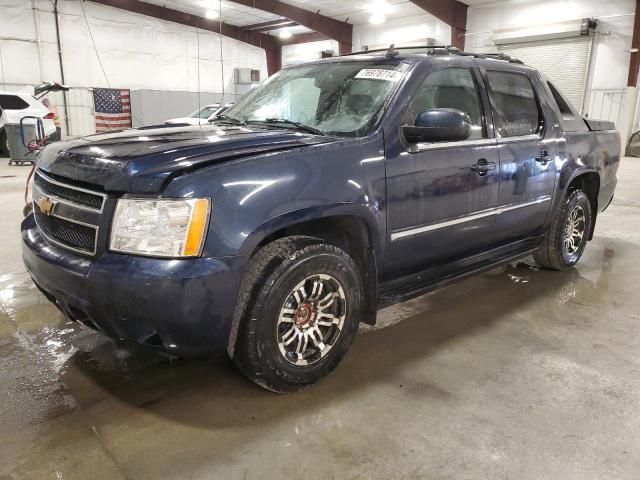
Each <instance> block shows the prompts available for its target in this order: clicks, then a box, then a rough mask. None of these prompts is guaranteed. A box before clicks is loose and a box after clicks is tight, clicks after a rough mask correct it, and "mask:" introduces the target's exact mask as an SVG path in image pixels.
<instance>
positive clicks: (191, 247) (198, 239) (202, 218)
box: [184, 198, 209, 257]
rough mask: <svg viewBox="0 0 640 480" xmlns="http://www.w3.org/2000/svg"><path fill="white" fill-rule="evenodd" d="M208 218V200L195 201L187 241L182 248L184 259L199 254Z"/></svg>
mask: <svg viewBox="0 0 640 480" xmlns="http://www.w3.org/2000/svg"><path fill="white" fill-rule="evenodd" d="M208 217H209V199H207V198H199V199H197V200H196V202H195V205H194V206H193V212H192V213H191V223H190V225H189V232H188V233H187V241H186V243H185V246H184V256H185V257H194V256H196V255H199V254H200V249H201V247H202V241H203V240H204V237H205V235H204V231H205V228H206V227H207V220H208Z"/></svg>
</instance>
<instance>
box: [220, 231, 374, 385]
mask: <svg viewBox="0 0 640 480" xmlns="http://www.w3.org/2000/svg"><path fill="white" fill-rule="evenodd" d="M304 282H311V283H304ZM323 282H326V284H327V285H326V286H325V287H324V291H323V292H322V294H320V292H318V295H317V297H318V298H314V297H315V293H314V292H315V291H316V287H318V288H317V290H321V288H320V286H319V283H323ZM301 284H304V286H303V288H302V289H301V290H300V289H298V290H296V289H297V288H298V287H299V286H300V285H301ZM300 291H302V292H305V293H303V294H300V296H301V297H302V299H306V300H305V301H307V300H308V303H309V305H310V306H309V305H307V306H305V304H304V302H300V301H299V300H298V301H297V303H296V301H295V300H293V298H294V297H293V295H295V294H294V292H296V293H299V292H300ZM326 292H329V293H332V295H333V296H332V297H331V298H330V299H329V302H330V303H328V305H329V306H330V309H332V310H333V312H334V316H333V317H332V318H334V317H335V319H334V320H331V322H332V323H331V326H322V327H321V326H320V324H323V325H324V324H327V323H329V320H328V319H327V318H325V317H323V315H325V314H324V313H322V314H321V313H319V312H321V311H322V310H321V308H327V307H323V306H322V307H321V302H322V301H323V299H321V298H320V297H322V296H323V295H325V293H326ZM327 296H328V294H327ZM296 298H297V297H296ZM325 298H326V297H325ZM324 304H327V301H325V302H324ZM361 305H362V286H361V279H360V275H359V273H358V268H357V266H356V264H355V262H354V261H353V259H352V258H351V257H350V256H349V255H348V254H347V253H346V252H344V251H343V250H341V249H340V248H338V247H336V246H333V245H329V244H326V243H324V242H323V241H322V240H320V239H317V238H312V237H304V236H291V237H285V238H282V239H279V240H275V241H274V242H272V243H270V244H268V245H266V246H265V247H263V248H261V249H260V250H259V251H258V252H257V253H256V254H255V255H254V256H253V257H252V258H251V260H250V263H249V266H248V269H247V272H246V273H245V277H244V279H243V282H242V286H241V291H240V295H239V300H238V307H237V308H236V315H237V316H239V319H240V320H239V323H238V331H237V339H236V343H235V349H233V355H232V359H233V361H234V363H235V364H236V365H237V367H238V368H239V369H240V371H241V372H242V373H243V374H244V375H245V376H246V377H247V378H249V379H250V380H251V381H253V382H255V383H256V384H258V385H260V386H262V387H264V388H266V389H268V390H271V391H274V392H278V393H285V392H295V391H299V390H303V389H304V388H306V387H308V386H310V385H312V384H314V383H315V382H317V381H318V380H320V379H321V378H323V377H324V376H326V375H327V374H328V373H329V372H331V371H332V370H333V369H335V368H336V367H337V366H338V364H339V363H340V361H341V360H342V359H343V358H344V356H345V355H346V353H347V351H348V350H349V347H350V346H351V344H352V342H353V339H354V337H355V335H356V332H357V330H358V325H359V322H360V317H361V314H362V313H361ZM294 307H297V308H294ZM312 307H313V309H312V310H309V316H308V319H307V320H306V323H305V324H302V323H300V324H299V323H298V322H299V321H300V322H303V321H304V320H305V318H306V317H304V316H303V315H304V314H306V313H305V312H306V311H307V310H306V309H307V308H309V309H311V308H312ZM336 309H337V310H336ZM285 311H287V312H288V313H286V314H282V312H285ZM285 315H286V316H285ZM288 315H291V317H290V318H289V316H288ZM322 318H324V320H322ZM281 319H282V320H281ZM285 321H286V322H285ZM335 322H338V323H335ZM340 322H342V323H340ZM303 329H308V331H307V330H303ZM312 330H317V334H318V335H319V337H316V333H313V341H311V340H309V339H310V338H311V337H312V335H311V334H312V332H311V331H312ZM285 331H286V333H283V332H285ZM289 331H291V332H293V335H288V333H290V332H289ZM325 331H326V332H327V333H326V336H323V335H324V333H323V332H325ZM305 332H306V333H305ZM332 332H333V333H332ZM298 333H300V335H302V337H298ZM307 334H308V335H307ZM286 336H289V340H291V339H293V337H295V339H294V341H293V345H291V347H290V346H288V345H285V343H284V340H285V337H286ZM232 337H233V335H232ZM298 338H301V339H300V340H298ZM302 338H304V339H305V342H303V341H302ZM301 342H303V343H301ZM307 342H308V343H309V345H308V349H307ZM318 344H319V345H318ZM302 345H303V346H304V352H303V353H305V354H306V353H308V354H309V356H308V357H305V358H306V360H305V359H302V358H300V357H299V355H298V353H297V348H296V352H290V351H286V350H287V349H288V348H293V346H296V347H301V346H302ZM301 350H302V348H301ZM322 352H324V353H322ZM312 353H313V355H311V354H312ZM293 362H302V363H304V362H308V364H305V365H298V364H294V363H293Z"/></svg>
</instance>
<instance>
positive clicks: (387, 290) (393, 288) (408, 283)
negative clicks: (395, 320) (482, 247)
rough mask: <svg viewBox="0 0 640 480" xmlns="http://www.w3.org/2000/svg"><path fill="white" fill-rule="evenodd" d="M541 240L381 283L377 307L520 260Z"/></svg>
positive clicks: (510, 246)
mask: <svg viewBox="0 0 640 480" xmlns="http://www.w3.org/2000/svg"><path fill="white" fill-rule="evenodd" d="M541 240H542V238H541V237H537V238H535V239H527V240H522V241H519V242H516V243H512V244H509V245H506V246H502V247H498V248H495V249H493V250H489V251H488V252H484V253H481V254H477V255H473V256H471V257H467V258H464V259H462V260H459V261H457V262H453V264H448V265H442V266H438V267H434V268H430V269H427V270H423V271H421V272H417V273H414V274H411V275H407V276H406V277H401V278H398V279H394V280H391V281H389V282H386V283H383V284H382V285H381V286H380V291H379V295H378V308H383V307H387V306H389V305H393V304H396V303H400V302H405V301H407V300H410V299H412V298H415V297H418V296H420V295H424V294H425V293H429V292H431V291H433V290H437V289H439V288H442V287H445V286H447V285H449V284H451V283H455V282H458V281H460V280H463V279H465V278H467V277H471V276H473V275H477V274H478V273H481V272H485V271H487V270H492V269H494V268H496V267H499V266H501V265H504V264H507V263H511V262H514V261H516V260H520V259H522V258H524V257H527V256H529V255H531V254H532V253H534V252H535V251H536V250H537V249H538V248H539V247H540V242H541ZM496 259H497V260H496ZM452 265H454V266H455V265H457V266H458V267H459V268H454V270H455V271H454V273H451V272H452ZM423 279H427V280H423Z"/></svg>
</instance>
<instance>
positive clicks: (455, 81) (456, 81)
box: [403, 68, 485, 140]
mask: <svg viewBox="0 0 640 480" xmlns="http://www.w3.org/2000/svg"><path fill="white" fill-rule="evenodd" d="M480 105H481V104H480V96H479V94H478V88H477V87H476V83H475V81H474V79H473V73H472V72H471V70H469V69H468V68H445V69H443V70H436V71H435V72H431V73H430V74H428V75H427V76H426V77H425V79H424V81H423V82H422V84H421V85H420V86H419V87H418V90H417V91H416V94H415V96H414V98H413V101H412V102H411V104H410V105H409V108H408V110H407V113H406V114H405V116H404V120H403V123H404V124H405V125H414V124H415V121H416V117H417V116H418V114H420V113H421V112H424V111H425V110H431V109H432V108H455V109H456V110H460V111H462V112H464V113H466V114H467V115H468V116H469V118H470V119H471V135H470V136H469V139H471V140H475V139H480V138H484V137H485V128H484V126H483V119H482V108H481V106H480Z"/></svg>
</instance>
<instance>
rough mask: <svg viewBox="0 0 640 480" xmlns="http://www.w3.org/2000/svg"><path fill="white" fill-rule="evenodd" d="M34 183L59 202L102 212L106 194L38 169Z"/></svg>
mask: <svg viewBox="0 0 640 480" xmlns="http://www.w3.org/2000/svg"><path fill="white" fill-rule="evenodd" d="M33 183H34V184H35V185H36V186H37V187H38V188H39V189H40V190H41V191H42V192H43V193H44V194H46V195H47V196H48V197H50V198H51V199H53V200H55V201H57V202H63V203H64V202H66V203H69V204H71V205H75V206H78V207H83V208H89V209H92V210H96V211H99V212H101V211H102V207H103V206H104V201H105V199H106V195H105V194H103V193H99V192H93V191H91V190H87V189H84V188H80V187H76V186H75V185H69V184H66V183H63V182H60V181H58V180H55V179H53V178H51V177H50V176H48V175H45V174H44V173H43V172H41V171H40V170H36V173H35V176H34V177H33Z"/></svg>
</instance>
